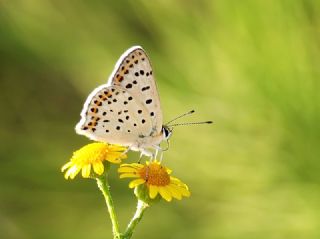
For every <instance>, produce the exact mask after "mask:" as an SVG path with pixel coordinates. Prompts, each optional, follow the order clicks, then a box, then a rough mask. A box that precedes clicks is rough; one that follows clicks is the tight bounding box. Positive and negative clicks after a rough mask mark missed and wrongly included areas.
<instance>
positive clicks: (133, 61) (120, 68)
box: [108, 46, 163, 135]
mask: <svg viewBox="0 0 320 239" xmlns="http://www.w3.org/2000/svg"><path fill="white" fill-rule="evenodd" d="M108 85H112V86H120V87H123V88H124V89H126V90H127V92H128V93H130V94H131V95H132V97H134V98H135V99H136V100H137V101H138V102H139V103H140V104H141V105H143V106H144V107H145V108H146V110H147V114H148V117H149V118H150V120H151V128H152V129H153V131H152V135H156V134H159V133H160V131H161V129H162V123H163V122H162V111H161V106H160V99H159V94H158V90H157V86H156V82H155V78H154V76H153V71H152V67H151V63H150V60H149V57H148V56H147V54H146V53H145V51H144V50H143V49H142V48H141V47H140V46H135V47H132V48H130V49H128V50H127V51H126V52H125V53H124V54H123V55H122V56H121V57H120V59H119V60H118V62H117V64H116V66H115V69H114V71H113V73H112V74H111V76H110V78H109V81H108Z"/></svg>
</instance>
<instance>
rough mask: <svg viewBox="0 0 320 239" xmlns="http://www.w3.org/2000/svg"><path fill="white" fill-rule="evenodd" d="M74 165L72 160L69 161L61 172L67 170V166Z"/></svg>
mask: <svg viewBox="0 0 320 239" xmlns="http://www.w3.org/2000/svg"><path fill="white" fill-rule="evenodd" d="M71 165H72V162H71V161H69V162H68V163H66V164H65V165H63V166H62V167H61V172H63V171H65V170H66V169H67V168H69V167H70V166H71Z"/></svg>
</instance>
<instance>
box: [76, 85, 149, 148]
mask: <svg viewBox="0 0 320 239" xmlns="http://www.w3.org/2000/svg"><path fill="white" fill-rule="evenodd" d="M151 129H152V121H151V118H150V116H149V115H148V114H147V110H146V108H145V106H144V105H142V104H141V103H140V101H139V100H137V99H136V98H135V96H134V95H132V94H131V93H130V92H128V91H127V90H126V89H125V88H123V87H122V86H108V85H102V86H100V87H98V88H97V89H95V90H94V91H93V92H92V93H91V94H90V95H89V97H88V99H87V101H86V102H85V104H84V108H83V110H82V112H81V120H80V122H79V123H78V124H77V126H76V131H77V133H78V134H82V135H85V136H87V137H89V138H90V139H93V140H97V141H102V142H108V143H112V144H121V145H124V146H130V145H132V144H134V143H135V142H136V141H137V139H138V138H139V136H141V135H150V133H151Z"/></svg>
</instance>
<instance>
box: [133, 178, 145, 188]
mask: <svg viewBox="0 0 320 239" xmlns="http://www.w3.org/2000/svg"><path fill="white" fill-rule="evenodd" d="M143 183H145V180H144V179H142V178H138V179H135V180H133V181H131V182H130V183H129V188H134V187H136V186H138V185H140V184H143Z"/></svg>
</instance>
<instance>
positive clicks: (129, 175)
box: [120, 173, 139, 178]
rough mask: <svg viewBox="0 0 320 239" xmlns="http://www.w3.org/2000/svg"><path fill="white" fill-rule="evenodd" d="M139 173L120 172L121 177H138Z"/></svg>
mask: <svg viewBox="0 0 320 239" xmlns="http://www.w3.org/2000/svg"><path fill="white" fill-rule="evenodd" d="M138 177H139V175H137V174H134V173H123V174H120V178H138Z"/></svg>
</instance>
